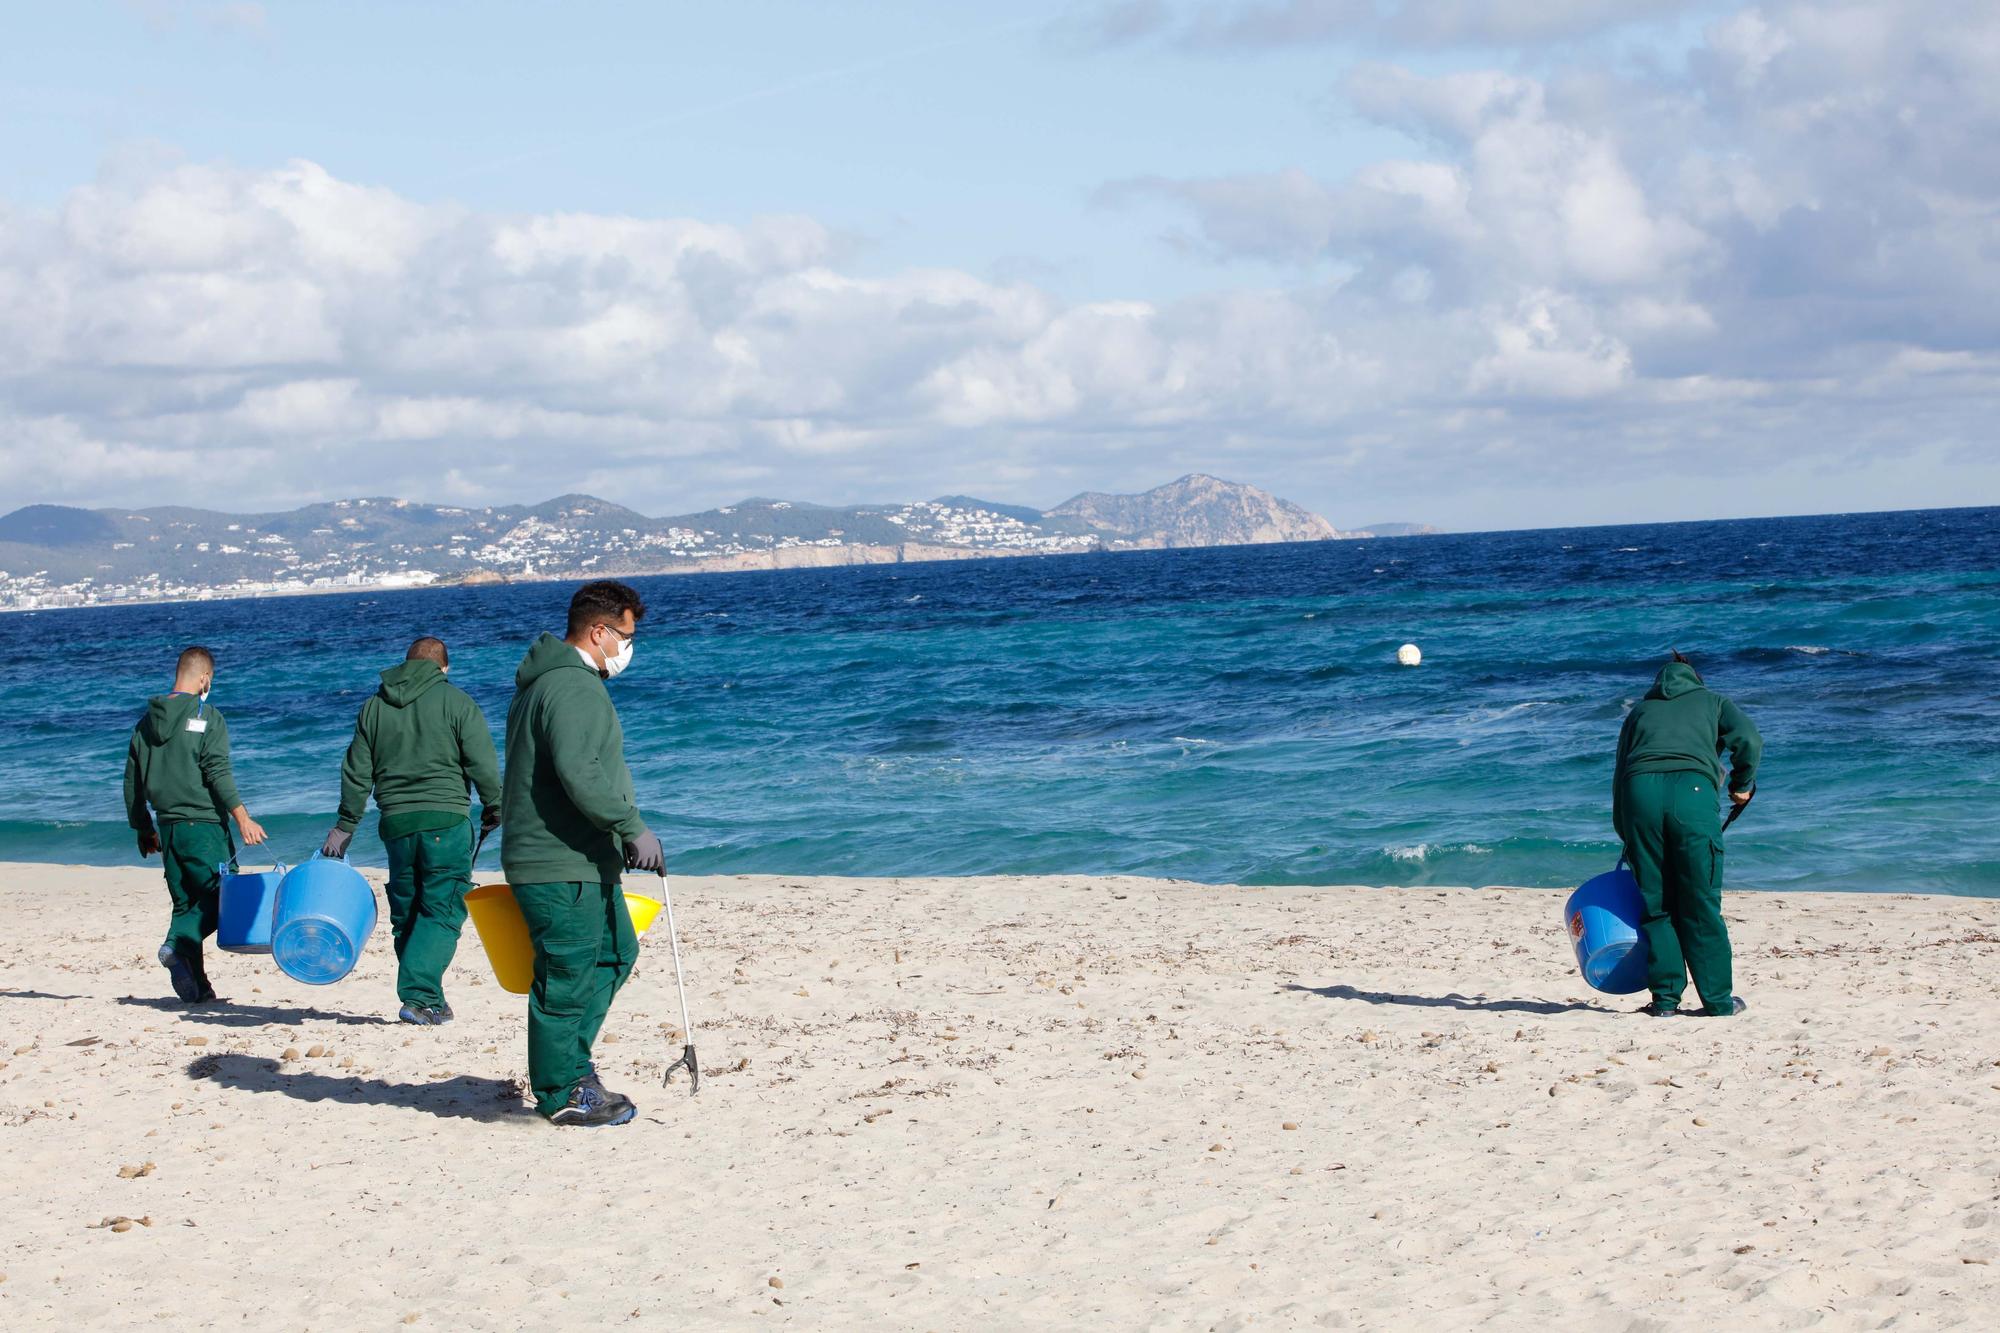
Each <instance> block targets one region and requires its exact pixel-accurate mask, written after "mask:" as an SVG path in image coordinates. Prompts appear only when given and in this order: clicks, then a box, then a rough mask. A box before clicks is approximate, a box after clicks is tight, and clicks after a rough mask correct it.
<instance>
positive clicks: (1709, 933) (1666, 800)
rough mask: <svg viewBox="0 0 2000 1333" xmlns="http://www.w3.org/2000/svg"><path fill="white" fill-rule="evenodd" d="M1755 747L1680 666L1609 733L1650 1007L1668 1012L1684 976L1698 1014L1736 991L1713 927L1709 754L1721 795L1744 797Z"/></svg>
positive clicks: (1718, 924) (1713, 785)
mask: <svg viewBox="0 0 2000 1333" xmlns="http://www.w3.org/2000/svg"><path fill="white" fill-rule="evenodd" d="M1763 749H1764V742H1763V738H1762V737H1760V736H1759V735H1758V734H1757V728H1756V726H1755V725H1754V724H1753V723H1752V722H1751V721H1750V719H1749V718H1748V717H1746V716H1745V715H1744V713H1743V710H1742V709H1740V708H1738V707H1737V706H1736V705H1735V704H1733V703H1731V702H1730V701H1729V700H1727V699H1725V698H1723V697H1722V696H1721V695H1719V694H1716V693H1715V692H1713V691H1712V690H1709V689H1708V688H1707V687H1706V686H1704V685H1703V684H1702V683H1701V677H1700V676H1698V675H1696V674H1695V671H1694V668H1693V667H1691V666H1688V665H1686V664H1685V663H1681V662H1671V663H1668V665H1667V666H1666V668H1665V669H1664V670H1662V671H1661V672H1660V675H1659V679H1658V680H1656V681H1655V682H1654V683H1653V688H1652V689H1651V690H1650V691H1648V692H1647V694H1646V697H1645V698H1644V699H1641V700H1640V701H1639V702H1638V704H1636V705H1635V706H1634V707H1633V709H1632V712H1631V714H1630V715H1629V716H1627V717H1626V719H1625V726H1624V729H1623V730H1622V731H1620V733H1619V736H1618V764H1617V770H1616V773H1615V775H1614V776H1613V779H1612V788H1611V821H1612V824H1613V826H1614V827H1615V828H1616V829H1617V831H1618V837H1619V839H1620V840H1621V841H1622V842H1623V843H1624V844H1625V857H1626V860H1627V861H1629V862H1630V863H1631V867H1632V874H1633V876H1634V877H1635V878H1636V879H1637V880H1638V881H1639V896H1640V897H1641V899H1643V900H1644V904H1645V910H1644V913H1643V915H1642V916H1641V918H1640V923H1639V929H1640V933H1641V934H1643V935H1644V936H1645V939H1646V947H1647V950H1648V951H1649V954H1650V961H1649V963H1648V965H1647V981H1648V983H1649V984H1650V986H1651V987H1652V992H1653V1003H1654V1004H1655V1005H1656V1006H1659V1007H1662V1008H1672V1007H1674V1006H1675V1005H1678V1004H1679V1003H1680V998H1681V993H1682V991H1684V990H1685V989H1686V988H1687V979H1688V976H1689V974H1690V973H1692V974H1693V976H1694V985H1695V990H1696V991H1697V992H1698V993H1699V994H1700V995H1701V1000H1702V1004H1703V1006H1704V1007H1705V1008H1706V1009H1707V1011H1708V1012H1709V1013H1711V1014H1726V1013H1728V1012H1730V1009H1731V1005H1732V1002H1733V999H1734V997H1735V993H1736V992H1735V982H1734V978H1733V975H1732V968H1731V961H1730V954H1729V928H1728V927H1727V926H1726V925H1725V924H1723V920H1722V820H1721V816H1720V815H1719V813H1718V807H1717V801H1718V798H1719V793H1720V790H1721V788H1722V765H1721V764H1720V762H1718V758H1717V756H1718V755H1719V754H1720V753H1721V752H1722V751H1723V750H1727V751H1728V752H1729V760H1730V770H1729V790H1730V791H1732V792H1748V791H1750V790H1751V789H1752V788H1753V787H1755V786H1756V783H1757V764H1758V761H1759V759H1760V758H1761V757H1762V755H1763Z"/></svg>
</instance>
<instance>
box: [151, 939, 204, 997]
mask: <svg viewBox="0 0 2000 1333" xmlns="http://www.w3.org/2000/svg"><path fill="white" fill-rule="evenodd" d="M159 959H160V966H161V967H164V968H166V969H167V977H168V979H169V980H171V981H172V982H173V983H174V994H175V995H178V996H179V997H180V998H181V999H183V1000H185V1001H186V1002H187V1003H189V1004H193V1003H194V1002H195V1001H197V1000H199V999H200V998H201V982H200V980H199V979H198V978H196V976H195V974H194V969H193V968H191V967H189V966H188V961H187V959H185V958H183V957H181V956H180V955H179V954H178V953H175V952H174V946H173V945H171V944H162V945H161V946H160V953H159Z"/></svg>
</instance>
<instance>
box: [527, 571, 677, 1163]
mask: <svg viewBox="0 0 2000 1333" xmlns="http://www.w3.org/2000/svg"><path fill="white" fill-rule="evenodd" d="M645 614H646V607H645V604H644V603H643V602H641V601H640V600H639V594H638V593H636V592H634V591H633V590H632V589H631V588H630V587H627V586H626V585H625V584H623V583H618V582H615V581H613V580H609V579H607V580H602V581H600V582H596V583H586V584H585V585H583V587H581V588H579V589H577V591H576V595H575V596H574V597H573V598H571V599H570V604H569V625H568V628H567V630H566V632H565V636H564V637H563V638H560V639H558V638H557V637H556V636H555V635H553V634H544V635H542V636H541V637H540V638H539V639H537V640H535V642H534V644H533V646H532V647H530V648H529V649H528V655H527V656H526V657H524V658H522V659H521V666H520V670H519V671H518V672H516V673H515V676H514V687H515V688H514V702H513V704H512V706H510V707H509V708H508V710H507V773H506V808H507V839H506V841H505V842H504V843H503V844H502V845H501V848H500V859H501V864H502V866H504V867H505V869H506V871H507V880H508V882H509V883H511V884H512V885H513V886H514V899H515V901H516V902H517V903H519V904H520V907H521V915H522V916H523V917H524V918H526V920H527V924H528V938H529V939H530V940H531V941H532V942H533V944H534V949H535V980H534V985H533V986H532V988H531V989H530V990H529V992H528V1083H529V1085H530V1087H531V1088H532V1089H533V1091H534V1095H535V1108H536V1109H537V1110H539V1111H540V1112H541V1113H542V1114H543V1115H544V1116H546V1117H548V1119H549V1121H550V1122H551V1123H552V1124H557V1125H576V1126H596V1125H622V1124H624V1123H625V1122H626V1121H628V1120H630V1119H631V1118H632V1117H633V1115H634V1114H636V1108H635V1107H634V1106H633V1105H632V1101H631V1099H630V1098H628V1097H626V1096H624V1095H623V1094H621V1093H615V1092H610V1091H608V1090H607V1089H606V1088H605V1087H604V1084H603V1083H602V1082H601V1081H600V1080H599V1079H598V1077H597V1069H596V1066H595V1065H594V1064H593V1063H592V1062H591V1050H592V1048H593V1047H594V1046H595V1045H596V1042H597V1034H598V1031H599V1030H600V1029H601V1028H603V1026H604V1019H605V1016H606V1015H607V1014H609V1013H610V1012H611V1001H612V1000H613V998H614V997H616V995H617V994H618V990H619V988H620V987H622V986H623V985H624V984H625V979H626V978H627V977H628V976H630V975H631V974H632V966H633V964H634V963H635V962H637V961H638V956H639V940H638V937H637V935H635V934H634V933H633V930H632V918H631V916H630V914H629V913H628V912H627V911H626V908H625V895H624V894H623V893H622V892H621V891H620V889H619V884H618V881H619V874H620V871H621V870H623V869H628V868H629V869H633V870H642V871H649V872H652V873H656V874H663V873H665V870H666V861H665V854H664V853H663V852H662V851H661V849H660V840H659V839H658V838H656V837H654V836H653V835H652V834H651V833H649V832H647V831H646V824H645V821H644V820H643V819H641V818H640V815H639V807H638V798H637V794H636V793H635V792H634V790H633V787H632V774H631V771H630V770H629V769H627V768H626V766H625V733H624V731H623V729H622V728H621V727H620V726H619V724H618V710H617V709H616V708H614V707H613V706H612V704H611V695H610V693H609V692H608V691H607V690H606V689H605V688H604V683H605V682H606V681H608V680H610V679H611V678H612V677H613V676H616V675H617V674H618V673H619V672H621V671H623V670H624V669H625V668H626V667H627V666H629V665H630V664H631V661H632V650H633V640H634V639H635V638H636V637H637V635H638V623H639V619H640V617H642V616H644V615H645Z"/></svg>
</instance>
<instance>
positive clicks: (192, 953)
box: [158, 819, 230, 985]
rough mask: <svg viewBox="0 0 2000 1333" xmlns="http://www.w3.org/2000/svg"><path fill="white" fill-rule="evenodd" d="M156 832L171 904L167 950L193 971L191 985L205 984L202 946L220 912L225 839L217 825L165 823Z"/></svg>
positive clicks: (227, 851) (227, 854) (227, 848)
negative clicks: (180, 958) (195, 983)
mask: <svg viewBox="0 0 2000 1333" xmlns="http://www.w3.org/2000/svg"><path fill="white" fill-rule="evenodd" d="M158 831H159V835H160V860H161V862H162V863H163V864H164V865H165V867H166V871H167V896H168V897H169V898H171V899H172V900H173V905H174V914H173V916H172V918H171V919H170V920H169V921H168V922H167V941H166V942H167V946H168V947H169V948H171V949H172V950H173V951H174V952H175V953H177V954H179V955H180V956H181V957H182V958H183V959H184V960H186V962H187V965H188V966H189V967H191V968H193V969H194V976H195V980H196V981H197V982H200V983H202V984H204V985H206V984H207V982H208V972H207V971H206V970H205V969H204V968H203V967H202V961H201V942H202V941H203V940H205V939H207V938H208V937H209V936H210V935H213V934H214V933H215V922H216V918H217V916H218V915H219V914H220V912H221V910H222V871H221V870H220V869H219V867H220V866H221V865H222V864H223V863H224V862H226V861H228V860H229V857H230V844H229V834H228V833H227V832H226V831H225V830H224V829H223V827H222V825H220V824H208V823H203V822H200V821H198V820H189V819H172V820H163V821H161V823H160V826H159V830H158Z"/></svg>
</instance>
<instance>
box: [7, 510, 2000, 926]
mask: <svg viewBox="0 0 2000 1333" xmlns="http://www.w3.org/2000/svg"><path fill="white" fill-rule="evenodd" d="M633 582H635V583H636V584H637V585H638V586H639V587H640V589H641V591H642V592H643V594H644V595H645V597H646V598H647V599H648V601H649V603H650V604H651V607H652V611H651V614H650V615H648V617H647V618H646V620H645V622H644V625H643V633H642V636H641V638H640V641H639V652H638V657H637V660H636V662H635V664H634V665H633V667H632V669H631V670H630V671H629V672H627V673H626V674H625V675H623V676H622V677H620V678H619V679H618V680H616V681H614V682H613V683H612V685H611V689H612V693H613V696H614V698H615V699H616V700H617V702H618V704H619V707H620V710H621V713H622V715H623V718H624V721H625V727H626V734H627V744H628V749H629V752H630V757H631V760H632V768H633V772H634V775H635V778H636V780H637V782H638V786H639V792H640V801H641V804H642V806H643V807H644V808H645V810H646V812H647V814H648V816H649V817H650V818H651V819H652V820H653V822H654V826H655V828H656V829H657V831H658V832H659V833H660V834H661V837H662V839H663V840H664V842H665V843H666V845H667V848H668V852H669V857H670V862H671V865H672V866H673V868H675V869H677V870H679V871H682V872H687V873H707V872H736V871H756V872H781V873H792V874H837V875H969V874H982V873H993V872H1020V873H1039V872H1076V873H1125V874H1145V875H1164V876H1176V877H1183V878H1188V879H1197V880H1208V881H1238V882H1245V883H1257V884H1327V883H1367V884H1432V883H1436V884H1520V885H1541V886H1562V885H1570V884H1575V883H1577V882H1578V881H1580V880H1582V879H1584V878H1585V877H1587V876H1589V875H1591V874H1593V873H1596V872H1597V871H1600V870H1603V869H1605V868H1608V867H1609V865H1610V864H1611V863H1612V861H1613V860H1614V858H1615V857H1616V854H1617V853H1616V846H1615V843H1614V840H1613V838H1612V835H1611V829H1610V824H1609V813H1608V811H1609V784H1610V777H1611V755H1612V747H1613V745H1614V743H1615V741H1616V737H1617V733H1618V726H1619V720H1620V718H1621V716H1622V715H1623V713H1624V711H1625V709H1626V708H1627V707H1629V706H1630V705H1631V703H1632V702H1633V701H1634V700H1635V699H1637V698H1638V697H1639V696H1640V695H1641V694H1642V693H1643V692H1644V691H1645V689H1646V687H1647V685H1648V684H1649V683H1650V681H1651V679H1652V676H1653V674H1654V672H1655V670H1656V669H1657V667H1658V665H1659V664H1660V662H1661V660H1662V659H1663V658H1664V657H1665V655H1666V653H1667V651H1668V650H1669V649H1670V648H1672V647H1679V648H1680V649H1682V650H1683V651H1685V652H1687V653H1688V654H1690V655H1691V656H1692V657H1694V658H1695V660H1696V662H1697V665H1698V666H1699V667H1700V668H1701V670H1702V672H1703V674H1704V675H1705V676H1706V677H1707V679H1708V681H1709V683H1710V685H1711V686H1713V687H1714V688H1716V689H1719V690H1721V691H1723V692H1725V693H1727V694H1730V695H1732V696H1733V697H1734V698H1736V699H1737V701H1738V702H1740V703H1741V704H1743V706H1744V707H1745V708H1746V709H1748V710H1749V711H1750V713H1751V715H1752V716H1753V717H1754V718H1755V719H1756V721H1757V722H1758V724H1759V725H1760V726H1761V727H1762V729H1763V731H1764V734H1765V737H1766V741H1767V747H1768V748H1767V753H1766V763H1765V768H1764V773H1763V777H1762V784H1761V790H1760V794H1759V796H1758V799H1757V801H1756V803H1755V804H1754V805H1753V806H1752V808H1751V810H1750V811H1749V813H1748V814H1747V815H1746V816H1745V817H1744V818H1743V820H1742V821H1741V822H1740V823H1739V824H1738V825H1737V826H1736V828H1735V829H1734V830H1732V831H1731V833H1730V834H1729V881H1730V883H1731V884H1732V885H1735V886H1739V887H1759V888H1792V889H1858V890H1885V889H1916V890H1925V891H1933V892H1945V893H1958V894H1971V895H1978V896H1983V897H1994V896H2000V509H1991V508H1988V509H1959V510H1945V511H1930V512H1915V513H1894V514H1866V515H1845V516H1836V517H1817V518H1790V519H1758V520H1747V521H1741V522H1727V523H1690V524H1670V525H1655V526H1640V527H1598V528H1581V529H1572V530H1552V531H1536V532H1508V533H1489V534H1476V535H1466V536H1445V537H1422V538H1405V539H1398V540H1380V541H1363V542H1333V543H1315V544H1300V545H1287V546H1268V547H1242V548H1230V549H1216V550H1193V551H1160V552H1139V553H1130V554H1117V555H1095V556H1054V557H1042V558H1026V559H1013V560H992V561H980V562H974V563H950V564H932V565H899V566H878V567H866V568H855V569H841V570H826V571H818V570H813V571H793V572H782V573H768V574H741V575H707V576H694V577H687V576H682V577H661V578H650V579H636V580H633ZM571 586H572V585H569V584H559V583H541V584H526V585H518V586H510V587H497V588H483V589H440V590H435V591H423V592H398V593H374V594H362V595H355V596H337V597H335V596H328V597H303V598H289V599H269V600H259V601H229V602H203V603H192V604H180V605H170V606H150V607H113V608H103V609H80V610H65V611H49V612H36V613H28V614H16V615H4V616H0V662H4V664H5V665H4V668H0V670H4V673H5V675H4V681H5V698H6V703H7V710H8V712H9V714H10V718H9V721H8V725H7V727H6V728H5V730H4V733H0V734H3V735H4V737H5V739H4V741H0V860H51V861H74V862H88V863H95V864H125V863H134V862H136V861H137V856H136V853H135V851H134V848H133V846H132V843H131V837H130V834H129V833H128V831H127V830H126V829H125V826H124V817H123V811H122V809H121V806H120V800H119V779H120V771H121V764H122V762H123V757H124V751H125V742H126V736H127V733H128V732H129V729H130V727H131V725H132V723H133V722H134V720H135V719H136V718H137V717H138V715H139V713H140V711H141V709H142V708H143V705H144V701H145V698H146V696H147V695H148V694H151V693H155V692H159V691H162V690H165V689H166V688H168V687H169V685H170V681H171V675H172V665H173V657H174V654H175V653H176V652H177V651H178V649H179V648H180V647H182V646H183V645H184V644H187V643H191V642H199V643H204V644H207V645H209V646H211V647H212V648H213V649H214V650H215V651H216V654H217V656H218V659H219V662H220V666H219V671H218V676H217V684H216V690H215V693H214V696H213V702H214V703H215V704H216V705H218V706H219V707H221V708H222V709H224V710H225V712H226V713H227V715H228V718H229V725H230V731H231V734H232V737H233V738H234V740H235V753H236V771H237V778H238V782H239V784H240V785H241V787H242V789H243V792H244V794H245V797H246V799H247V800H248V801H249V803H250V806H251V809H252V811H253V813H254V814H256V816H257V817H258V818H259V819H261V820H262V821H263V822H264V823H265V825H266V826H267V827H268V828H269V829H270V830H271V831H272V833H273V835H274V836H273V848H272V850H273V852H274V853H275V856H276V857H277V858H279V859H283V860H287V861H297V860H299V859H301V858H304V857H306V856H309V855H310V854H311V852H312V851H313V849H314V848H315V847H317V845H318V842H319V839H320V837H321V835H322V834H323V833H324V831H325V829H326V827H327V826H328V825H329V824H330V823H331V820H332V815H333V810H334V807H335V804H336V801H337V798H338V776H339V767H340V758H341V754H342V751H343V749H344V747H345V745H346V742H347V737H348V734H349V731H350V729H351V728H352V725H353V719H354V713H355V710H356V709H357V708H358V707H359V706H360V704H361V701H362V700H363V699H364V698H365V697H366V695H367V694H368V692H369V691H371V690H372V689H373V687H374V683H375V673H376V672H377V671H378V670H379V669H380V668H382V667H385V666H388V665H391V664H392V663H394V662H396V661H399V660H400V659H401V657H402V650H403V648H404V646H405V645H406V644H407V643H408V641H409V640H410V639H411V638H412V637H414V636H416V635H418V634H436V635H439V636H440V637H442V638H444V639H446V640H447V641H448V642H449V644H450V646H451V652H452V660H453V670H452V678H453V679H454V680H455V681H457V682H458V683H459V684H461V685H463V686H464V687H465V688H467V689H468V690H470V691H471V692H472V694H473V696H474V697H475V698H476V699H478V701H479V702H480V704H481V705H482V706H483V707H484V708H485V709H486V712H487V716H488V718H489V719H490V720H491V722H492V723H493V726H494V730H495V733H496V736H497V734H498V733H499V731H500V730H501V726H502V722H503V719H504V715H505V712H506V706H507V699H508V696H509V693H510V691H511V689H512V684H513V673H514V667H515V664H516V663H517V662H518V660H519V659H520V656H521V653H522V651H523V650H524V648H525V646H526V644H527V643H528V641H529V640H530V639H531V638H532V637H533V636H534V635H535V634H536V633H538V632H540V631H541V630H543V629H548V628H555V629H559V628H560V623H561V619H562V614H563V609H564V606H565V605H566V602H567V597H568V593H569V591H570V587H571ZM1405 641H1409V642H1414V643H1416V644H1418V645H1419V646H1420V647H1421V648H1422V650H1423V653H1424V664H1423V665H1422V666H1421V667H1418V668H1414V669H1408V668H1403V667H1399V666H1397V665H1396V661H1395V652H1396V648H1397V646H1398V645H1399V644H1401V643H1403V642H1405ZM371 822H372V821H371ZM356 859H359V860H362V861H364V862H369V861H373V862H375V863H379V859H380V845H379V844H378V843H377V842H375V840H374V836H373V831H372V827H368V826H364V829H363V831H362V835H361V836H360V837H359V838H357V839H356ZM482 864H483V865H486V866H488V867H489V868H491V869H492V870H493V871H494V873H496V874H497V859H496V858H494V857H493V854H492V851H491V850H489V851H488V852H487V859H486V860H485V861H484V862H482Z"/></svg>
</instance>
